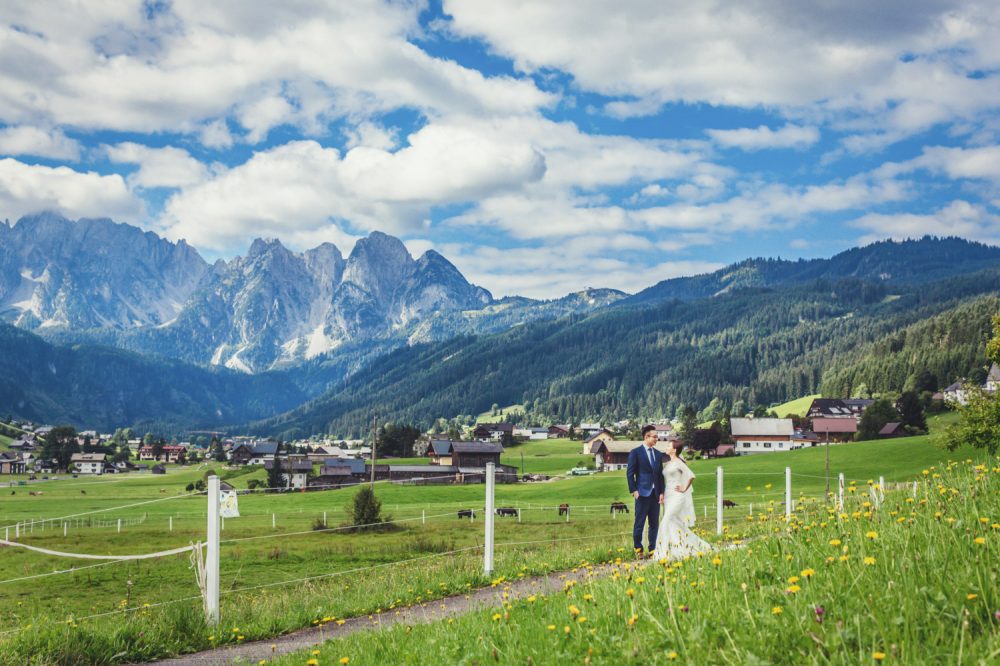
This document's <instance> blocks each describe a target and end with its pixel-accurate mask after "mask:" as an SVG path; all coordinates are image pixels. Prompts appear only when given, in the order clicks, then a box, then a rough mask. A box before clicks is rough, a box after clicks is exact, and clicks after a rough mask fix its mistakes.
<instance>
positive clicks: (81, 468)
mask: <svg viewBox="0 0 1000 666" xmlns="http://www.w3.org/2000/svg"><path fill="white" fill-rule="evenodd" d="M105 458H107V455H106V454H104V453H74V454H73V456H72V457H71V458H70V461H69V465H70V469H71V470H75V471H76V472H77V473H78V474H103V473H104V460H105Z"/></svg>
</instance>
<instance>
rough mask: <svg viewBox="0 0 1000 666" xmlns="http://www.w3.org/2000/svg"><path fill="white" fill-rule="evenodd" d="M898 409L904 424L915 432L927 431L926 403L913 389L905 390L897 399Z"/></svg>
mask: <svg viewBox="0 0 1000 666" xmlns="http://www.w3.org/2000/svg"><path fill="white" fill-rule="evenodd" d="M896 409H897V410H898V411H899V416H900V418H901V419H902V421H901V422H902V424H903V425H904V426H906V427H907V428H908V429H911V430H912V431H913V432H914V433H915V434H924V433H926V432H927V419H926V418H925V416H924V405H923V403H922V402H921V401H920V396H918V395H917V394H916V393H914V392H913V391H905V392H904V393H903V394H902V395H900V396H899V400H897V401H896Z"/></svg>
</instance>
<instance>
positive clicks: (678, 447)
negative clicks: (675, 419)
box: [674, 442, 684, 458]
mask: <svg viewBox="0 0 1000 666" xmlns="http://www.w3.org/2000/svg"><path fill="white" fill-rule="evenodd" d="M682 451H684V444H682V443H681V442H674V455H676V456H677V457H678V458H680V457H681V452H682Z"/></svg>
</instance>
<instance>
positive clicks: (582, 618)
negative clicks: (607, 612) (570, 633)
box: [576, 615, 587, 624]
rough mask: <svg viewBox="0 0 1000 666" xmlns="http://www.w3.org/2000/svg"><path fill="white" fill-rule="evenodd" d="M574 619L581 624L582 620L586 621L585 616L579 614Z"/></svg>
mask: <svg viewBox="0 0 1000 666" xmlns="http://www.w3.org/2000/svg"><path fill="white" fill-rule="evenodd" d="M576 621H577V622H579V623H580V624H583V623H584V622H586V621H587V618H586V617H584V616H583V615H581V616H580V617H578V618H576Z"/></svg>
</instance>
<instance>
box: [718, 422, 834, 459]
mask: <svg viewBox="0 0 1000 666" xmlns="http://www.w3.org/2000/svg"><path fill="white" fill-rule="evenodd" d="M850 420H851V422H852V423H854V419H853V418H852V419H850ZM730 427H731V428H732V439H733V445H734V446H735V447H736V449H735V451H736V455H740V456H743V455H749V454H753V453H773V452H775V451H789V450H791V449H792V448H793V443H792V435H793V434H794V432H795V428H794V427H793V426H792V420H791V419H770V418H733V419H731V420H730Z"/></svg>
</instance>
